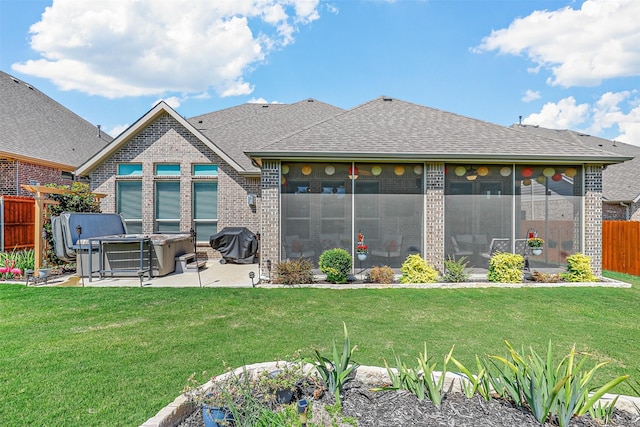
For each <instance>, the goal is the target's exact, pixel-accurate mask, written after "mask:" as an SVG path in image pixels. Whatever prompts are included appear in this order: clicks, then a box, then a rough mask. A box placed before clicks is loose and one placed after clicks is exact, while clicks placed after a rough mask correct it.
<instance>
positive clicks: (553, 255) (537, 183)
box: [516, 165, 583, 268]
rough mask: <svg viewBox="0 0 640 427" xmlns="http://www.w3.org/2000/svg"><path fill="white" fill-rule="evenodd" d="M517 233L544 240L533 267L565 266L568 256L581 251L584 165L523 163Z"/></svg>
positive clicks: (519, 170) (518, 179)
mask: <svg viewBox="0 0 640 427" xmlns="http://www.w3.org/2000/svg"><path fill="white" fill-rule="evenodd" d="M516 171H517V173H516V192H517V195H518V197H517V199H516V213H517V222H516V233H517V234H518V237H519V238H526V237H527V233H528V232H529V231H532V232H535V233H537V235H538V237H541V238H542V239H544V241H545V245H544V250H543V253H542V255H540V256H532V257H530V264H531V267H537V268H545V267H547V268H552V267H558V266H560V267H564V266H565V265H566V260H567V257H568V256H569V255H572V254H574V253H576V252H580V251H581V247H580V245H581V242H582V221H583V219H582V214H581V212H582V197H583V190H582V188H583V186H582V179H583V178H582V177H583V172H582V167H580V166H579V165H547V166H520V167H518V168H517V169H516Z"/></svg>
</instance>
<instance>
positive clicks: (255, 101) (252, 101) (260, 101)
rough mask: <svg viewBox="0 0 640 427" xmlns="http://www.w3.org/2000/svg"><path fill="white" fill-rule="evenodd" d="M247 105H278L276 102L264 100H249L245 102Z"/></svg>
mask: <svg viewBox="0 0 640 427" xmlns="http://www.w3.org/2000/svg"><path fill="white" fill-rule="evenodd" d="M247 104H280V103H279V102H278V101H271V102H269V101H267V100H266V99H264V98H251V99H250V100H248V101H247Z"/></svg>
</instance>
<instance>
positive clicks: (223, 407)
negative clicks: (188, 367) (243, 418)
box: [183, 372, 241, 427]
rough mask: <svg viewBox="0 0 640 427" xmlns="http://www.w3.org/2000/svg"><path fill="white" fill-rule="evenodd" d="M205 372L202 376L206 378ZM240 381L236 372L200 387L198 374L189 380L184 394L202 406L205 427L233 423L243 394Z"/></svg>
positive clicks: (214, 378)
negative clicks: (233, 409) (235, 409)
mask: <svg viewBox="0 0 640 427" xmlns="http://www.w3.org/2000/svg"><path fill="white" fill-rule="evenodd" d="M206 375H207V373H206V372H203V373H202V376H203V377H206ZM240 381H241V380H240V379H239V378H238V377H237V376H236V375H235V373H234V372H227V373H226V374H224V375H222V376H221V377H220V378H216V377H211V378H210V380H209V382H207V383H206V384H204V385H200V383H199V381H198V379H197V378H196V374H195V373H193V374H192V375H191V376H190V377H189V378H188V379H187V385H186V386H185V388H184V390H183V393H184V394H185V395H186V396H187V398H189V400H190V401H191V402H193V403H194V404H195V405H201V406H202V418H203V419H204V425H205V427H223V426H229V425H232V423H233V412H232V410H231V405H234V404H235V403H236V401H237V400H238V398H239V397H240V394H241V389H240V388H241V384H240Z"/></svg>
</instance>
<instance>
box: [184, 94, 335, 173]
mask: <svg viewBox="0 0 640 427" xmlns="http://www.w3.org/2000/svg"><path fill="white" fill-rule="evenodd" d="M343 111H344V110H343V109H341V108H338V107H335V106H333V105H329V104H326V103H324V102H320V101H318V100H315V99H305V100H302V101H299V102H296V103H294V104H287V105H285V104H246V105H245V106H242V111H241V112H239V111H234V112H233V113H234V114H233V115H231V114H226V117H225V118H231V117H233V118H234V119H235V120H232V121H229V122H227V123H223V124H220V123H222V120H221V119H220V115H219V114H225V113H228V112H225V111H224V110H223V111H222V112H214V113H210V114H205V115H203V116H197V117H194V118H193V119H189V122H190V123H191V124H193V125H194V126H195V127H197V128H198V129H199V130H200V132H202V133H203V134H204V135H205V136H206V137H207V138H208V139H209V140H210V141H211V142H212V143H213V144H215V145H216V146H217V147H218V148H219V149H221V150H222V151H223V152H225V153H226V154H227V155H228V156H229V157H231V158H233V159H234V160H235V161H236V162H238V164H240V165H241V167H242V169H243V170H244V171H247V172H254V173H259V172H260V169H258V168H257V167H256V166H254V165H253V164H252V162H251V160H250V159H249V158H248V157H247V156H246V155H245V154H244V152H245V151H246V150H249V149H255V148H257V147H261V146H263V145H265V144H266V143H269V142H271V141H273V140H275V139H279V138H283V137H286V136H287V135H290V134H292V133H295V132H298V131H300V130H302V129H305V128H307V127H310V126H312V125H314V124H316V123H318V122H320V121H323V120H326V119H327V118H329V117H333V116H335V115H336V114H339V113H342V112H343ZM247 113H248V114H247ZM243 114H244V117H241V115H243ZM201 122H202V123H201Z"/></svg>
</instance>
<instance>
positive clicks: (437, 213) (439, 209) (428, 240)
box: [424, 163, 444, 272]
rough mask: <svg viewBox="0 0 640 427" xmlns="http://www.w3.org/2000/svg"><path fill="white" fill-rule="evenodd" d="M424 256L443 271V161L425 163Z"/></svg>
mask: <svg viewBox="0 0 640 427" xmlns="http://www.w3.org/2000/svg"><path fill="white" fill-rule="evenodd" d="M426 166H427V167H426V180H427V182H426V187H425V194H426V207H425V215H424V223H425V225H424V237H425V241H424V245H425V250H424V257H425V259H426V260H427V261H429V262H430V263H431V264H433V266H434V267H435V268H436V269H438V270H439V271H441V272H442V271H444V262H443V261H444V259H443V257H444V163H427V164H426Z"/></svg>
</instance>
